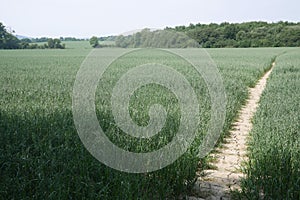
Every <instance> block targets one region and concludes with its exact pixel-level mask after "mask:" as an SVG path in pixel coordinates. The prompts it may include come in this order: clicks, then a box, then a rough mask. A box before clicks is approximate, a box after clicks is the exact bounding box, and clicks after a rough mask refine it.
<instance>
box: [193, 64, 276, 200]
mask: <svg viewBox="0 0 300 200" xmlns="http://www.w3.org/2000/svg"><path fill="white" fill-rule="evenodd" d="M274 65H275V62H273V63H272V67H271V69H270V70H269V71H268V72H266V73H265V74H264V76H263V77H262V78H261V79H260V80H259V81H258V83H257V84H256V86H255V87H254V88H250V89H249V97H248V100H247V102H246V105H245V106H243V107H242V109H241V110H240V112H239V116H238V119H237V121H236V122H235V123H234V126H233V130H232V131H230V135H229V137H228V138H226V140H225V143H224V144H223V145H222V147H221V148H218V149H217V151H216V152H217V153H213V154H211V156H212V157H213V158H215V160H216V162H214V163H213V165H214V166H215V167H216V169H215V170H205V171H204V177H199V178H198V179H197V181H196V183H195V186H194V188H193V193H194V195H195V196H197V197H198V198H197V197H188V199H195V200H196V199H208V200H221V199H222V200H225V199H231V198H230V194H229V193H230V190H234V189H240V187H239V185H240V184H239V183H240V179H241V177H243V176H244V174H242V173H241V172H240V169H241V164H242V163H243V162H245V161H247V157H246V150H247V144H246V142H247V138H248V136H249V132H250V131H251V129H252V123H251V119H252V118H253V116H254V114H255V112H256V109H257V107H258V103H259V99H260V96H261V94H262V92H263V90H264V89H265V86H266V84H267V79H268V77H269V75H270V74H271V72H272V69H273V67H274Z"/></svg>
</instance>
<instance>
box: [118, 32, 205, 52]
mask: <svg viewBox="0 0 300 200" xmlns="http://www.w3.org/2000/svg"><path fill="white" fill-rule="evenodd" d="M116 46H117V47H122V48H128V47H129V48H140V47H152V48H187V47H198V46H199V45H198V44H197V42H196V41H194V40H193V39H191V38H189V37H188V36H187V35H185V34H183V33H179V32H176V31H173V30H159V31H150V30H149V29H143V30H142V31H141V32H137V33H135V34H133V35H129V36H123V35H120V36H118V37H117V38H116Z"/></svg>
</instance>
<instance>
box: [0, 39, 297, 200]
mask: <svg viewBox="0 0 300 200" xmlns="http://www.w3.org/2000/svg"><path fill="white" fill-rule="evenodd" d="M85 42H86V41H85ZM79 43H80V44H79ZM79 43H75V42H73V43H72V45H73V46H72V45H71V44H70V48H68V46H69V44H67V49H62V50H49V49H43V50H9V51H8V50H6V51H5V50H0V71H1V74H0V85H1V87H0V138H1V139H0V176H1V181H0V199H159V198H160V199H166V198H175V197H177V196H178V195H179V194H185V193H188V191H189V189H190V187H191V186H192V185H193V181H194V179H195V177H196V171H197V169H198V170H199V169H200V170H201V169H204V168H207V167H209V165H208V164H207V159H206V158H204V159H199V158H198V157H197V153H198V152H197V150H198V147H199V145H200V144H201V143H202V139H203V136H205V134H206V132H207V128H208V122H209V120H210V110H211V108H210V99H209V94H208V90H207V87H206V86H205V82H204V80H203V79H202V78H201V77H200V76H199V74H197V73H196V72H195V70H193V68H192V67H191V66H190V65H189V64H188V63H186V62H185V61H184V60H182V59H180V58H178V57H174V55H172V54H170V53H167V52H163V51H161V50H158V49H142V50H140V51H134V52H132V53H130V54H127V55H125V56H123V57H122V58H120V59H119V60H117V61H116V62H113V63H112V65H111V66H110V67H109V68H108V70H107V71H106V72H105V73H104V75H103V77H104V78H102V79H101V80H100V82H99V84H98V87H97V92H96V102H95V104H96V113H97V117H98V120H99V124H100V125H101V127H103V130H104V131H105V133H106V135H107V136H108V137H109V138H110V140H111V141H113V142H114V143H115V144H117V145H118V146H119V147H121V148H123V149H126V150H130V151H133V152H148V151H153V150H155V149H158V148H161V147H162V146H164V145H165V144H167V143H168V142H170V140H171V139H172V137H173V136H174V133H176V130H177V129H178V126H179V124H178V123H179V119H180V115H181V113H180V109H179V108H178V101H177V100H176V96H175V95H173V94H172V93H171V92H170V91H169V90H167V89H166V88H163V87H160V86H158V85H149V86H146V87H142V88H140V89H138V90H137V91H136V92H135V93H134V94H133V95H132V98H131V101H130V107H129V111H130V114H131V117H132V119H133V120H134V121H135V122H136V123H137V124H138V125H143V126H145V125H147V123H148V121H149V116H148V111H149V106H150V105H152V104H161V105H162V106H164V107H165V108H166V111H167V119H166V123H165V126H164V128H163V129H162V131H161V132H160V133H159V134H158V135H156V136H154V137H153V138H151V140H150V139H139V140H138V139H136V138H133V137H130V136H128V135H126V134H124V133H123V132H122V131H121V130H120V129H119V128H118V127H117V125H116V124H115V121H114V118H113V115H112V111H111V105H110V95H111V93H112V89H113V87H114V85H115V84H116V82H117V81H118V80H119V79H120V77H121V76H122V74H124V73H126V71H128V70H129V69H131V68H133V67H134V66H135V65H139V64H141V63H142V59H143V61H145V59H146V60H147V61H148V62H152V63H153V62H160V63H164V64H165V65H167V66H170V67H171V68H173V69H175V70H176V71H178V72H179V73H181V74H182V75H184V76H185V77H186V79H187V80H188V82H189V83H190V84H191V86H192V88H193V89H194V91H195V93H196V96H197V99H198V101H199V102H200V109H199V114H200V125H199V127H197V135H196V139H195V141H194V142H193V144H192V146H191V147H190V148H189V150H188V151H187V152H186V153H185V154H184V155H182V156H181V157H180V158H179V159H178V160H177V161H176V162H174V163H173V164H171V165H169V166H167V167H165V168H163V169H161V170H158V171H155V172H150V173H142V174H130V173H125V172H120V171H117V170H114V169H111V168H109V167H107V166H105V165H104V164H102V163H100V162H99V161H98V160H97V159H95V158H94V157H93V156H92V155H91V154H90V153H89V152H88V151H87V150H86V149H85V147H84V146H83V144H82V142H81V141H80V139H79V136H78V134H77V131H76V128H75V125H74V121H73V116H72V91H73V85H74V81H75V77H76V74H77V71H78V70H79V68H80V65H81V63H82V62H83V61H84V59H85V57H86V56H87V55H88V54H89V52H90V51H91V49H88V48H85V45H86V44H83V42H79ZM117 50H118V49H100V50H98V51H100V52H101V51H103V52H104V51H117ZM186 51H190V50H189V49H186ZM208 53H209V54H210V55H211V58H212V59H213V60H214V62H215V63H216V65H217V67H218V69H219V71H220V74H221V76H222V79H223V83H224V87H225V90H226V95H227V106H226V119H225V124H224V127H223V131H222V136H221V137H220V139H219V141H222V138H224V137H225V136H226V135H227V134H228V131H229V130H230V128H231V126H232V123H233V122H234V121H235V119H236V117H237V113H238V110H240V108H241V107H242V105H243V104H244V103H245V100H246V98H247V96H248V87H253V86H254V85H255V83H256V82H257V81H258V79H259V78H260V77H261V76H262V75H263V74H264V72H266V71H267V70H268V69H270V67H271V63H272V62H273V61H274V60H275V58H276V57H277V56H279V55H280V56H279V57H278V58H277V59H278V64H277V65H278V66H277V65H276V67H275V71H274V74H273V75H272V76H271V79H270V85H268V86H267V91H266V92H265V93H264V95H263V99H262V101H261V102H262V106H261V108H260V111H259V112H258V114H257V115H256V117H255V119H254V124H255V125H254V130H253V132H252V137H253V140H252V142H251V143H250V152H251V153H250V160H251V162H250V164H251V165H250V166H249V169H248V171H247V172H248V173H249V174H250V177H249V181H248V182H247V181H245V188H247V189H248V192H249V191H251V192H252V191H253V190H255V189H256V190H255V191H260V189H263V190H264V191H265V192H266V195H268V193H270V192H271V193H272V192H273V191H269V190H271V189H275V187H274V185H276V184H277V182H276V181H279V180H281V179H282V178H286V177H290V176H286V175H287V173H289V174H290V175H291V176H292V177H293V178H291V179H288V180H285V181H286V182H283V183H285V185H282V186H278V187H280V189H281V190H279V189H278V190H277V191H278V192H279V191H282V192H283V193H284V192H286V193H287V194H289V195H290V197H291V198H294V197H298V198H299V192H298V193H297V192H295V191H299V164H300V163H299V160H300V159H299V149H300V148H299V144H300V142H299V137H297V134H298V136H299V98H298V97H299V92H300V91H299V86H298V85H299V80H300V79H299V63H300V61H299V56H298V55H299V49H296V48H257V49H209V50H208ZM283 53H285V54H283ZM297 53H298V54H297ZM281 54H283V55H281ZM297 83H298V84H297ZM297 94H298V96H297ZM297 98H298V101H297ZM281 100H284V101H286V100H287V101H288V103H281ZM287 112H288V113H289V114H286V113H287ZM273 113H275V114H274V115H273ZM276 116H277V117H278V118H276ZM256 138H259V141H258V142H256V141H257V140H256ZM273 154H275V155H277V157H272V159H270V157H269V156H272V155H273ZM273 158H274V159H273ZM297 158H298V159H297ZM283 159H284V160H283ZM268 161H270V162H268ZM286 162H289V163H287V164H285V163H286ZM262 163H263V164H264V163H265V164H266V166H262ZM276 164H278V165H276ZM285 166H289V167H291V168H290V169H286V168H285ZM297 166H298V167H297ZM268 167H270V169H269V168H268ZM277 167H278V168H279V169H282V171H280V173H276V172H277V171H276V170H275V169H276V168H277ZM264 170H265V171H264ZM269 172H270V173H271V172H272V173H273V174H272V173H271V174H270V173H269ZM259 173H261V174H259ZM274 173H276V174H274ZM273 175H274V179H269V177H273ZM297 176H298V177H297ZM258 179H261V180H262V181H261V182H260V181H257V180H258ZM251 184H253V185H251ZM258 184H266V185H268V186H265V185H258ZM272 184H273V185H272ZM286 184H290V185H288V186H287V185H286ZM297 184H298V185H297ZM290 186H292V187H290ZM251 187H252V188H251ZM269 187H270V188H269ZM287 187H288V188H287ZM293 187H294V188H293ZM289 188H291V191H290V192H289V191H286V190H288V189H289ZM247 189H244V190H245V191H247ZM249 193H250V192H249ZM251 195H255V194H254V192H253V194H251ZM275 195H276V194H275ZM297 195H298V196H297ZM275 197H278V195H276V196H275Z"/></svg>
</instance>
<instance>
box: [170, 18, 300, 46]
mask: <svg viewBox="0 0 300 200" xmlns="http://www.w3.org/2000/svg"><path fill="white" fill-rule="evenodd" d="M166 29H167V30H175V31H178V32H184V33H186V34H187V35H188V36H190V37H191V38H193V39H195V40H196V41H197V42H198V43H199V44H200V45H201V46H202V47H206V48H219V47H299V46H300V23H290V22H278V23H267V22H245V23H240V24H238V23H236V24H231V23H227V22H225V23H221V24H219V25H218V24H213V23H212V24H208V25H206V24H200V23H199V24H196V25H193V24H191V25H189V26H187V27H185V26H177V27H175V28H174V29H172V28H168V27H167V28H166Z"/></svg>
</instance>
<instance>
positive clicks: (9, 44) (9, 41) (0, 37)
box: [0, 22, 20, 49]
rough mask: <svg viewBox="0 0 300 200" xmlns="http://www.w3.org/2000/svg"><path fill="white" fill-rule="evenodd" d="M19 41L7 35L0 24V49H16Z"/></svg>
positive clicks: (9, 34)
mask: <svg viewBox="0 0 300 200" xmlns="http://www.w3.org/2000/svg"><path fill="white" fill-rule="evenodd" d="M19 43H20V40H18V38H16V37H15V36H14V35H12V34H11V33H8V32H7V31H6V29H5V26H4V25H3V24H2V23H1V22H0V49H18V48H19V47H20V45H19Z"/></svg>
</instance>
